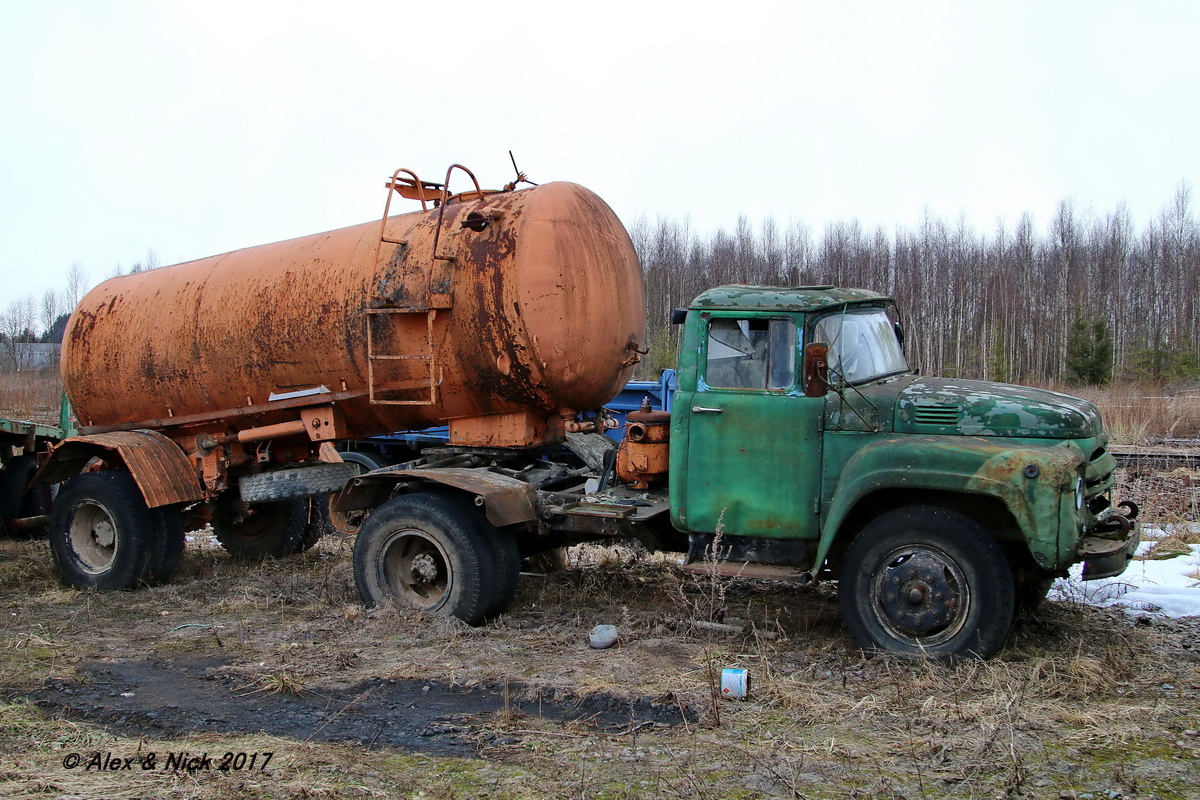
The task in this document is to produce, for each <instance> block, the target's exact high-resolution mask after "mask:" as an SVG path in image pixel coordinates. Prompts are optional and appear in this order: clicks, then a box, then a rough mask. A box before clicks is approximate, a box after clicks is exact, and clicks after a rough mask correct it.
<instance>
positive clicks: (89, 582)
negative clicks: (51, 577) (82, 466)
mask: <svg viewBox="0 0 1200 800" xmlns="http://www.w3.org/2000/svg"><path fill="white" fill-rule="evenodd" d="M154 533H155V515H154V514H153V513H152V512H151V511H150V509H148V508H146V501H145V500H144V499H143V498H142V493H141V490H139V489H138V487H137V484H136V483H135V482H134V480H133V476H132V475H130V474H129V473H128V472H125V471H119V470H104V471H101V472H85V473H83V474H82V475H77V476H75V477H74V478H72V479H71V480H70V481H68V482H67V484H66V486H64V487H63V490H62V491H61V492H59V495H58V498H57V499H56V501H55V503H54V509H53V511H52V512H51V514H50V550H51V552H52V553H53V554H54V561H55V563H56V564H57V565H58V571H59V573H60V574H61V575H62V579H63V582H64V583H66V584H67V585H68V586H71V587H73V588H75V589H98V590H101V591H115V590H120V589H132V588H134V587H135V586H137V584H138V582H139V581H140V580H142V577H143V576H144V575H145V573H146V568H147V566H148V564H149V561H150V558H151V556H152V554H153V550H154Z"/></svg>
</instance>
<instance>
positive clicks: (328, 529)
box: [296, 495, 336, 553]
mask: <svg viewBox="0 0 1200 800" xmlns="http://www.w3.org/2000/svg"><path fill="white" fill-rule="evenodd" d="M335 530H336V528H335V527H334V524H333V512H332V511H330V510H329V495H320V496H318V497H310V498H308V521H307V522H306V523H305V524H304V530H303V531H301V532H300V541H299V542H298V543H297V544H296V552H297V553H304V552H307V551H309V550H311V549H312V548H313V546H314V545H316V543H317V542H319V541H321V539H322V538H323V537H325V536H326V535H329V534H332V533H333V532H334V531H335Z"/></svg>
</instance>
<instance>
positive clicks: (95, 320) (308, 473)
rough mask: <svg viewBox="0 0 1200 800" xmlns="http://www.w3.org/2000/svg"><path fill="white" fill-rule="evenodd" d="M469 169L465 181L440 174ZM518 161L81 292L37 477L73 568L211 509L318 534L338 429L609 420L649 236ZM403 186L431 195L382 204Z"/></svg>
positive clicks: (505, 433) (132, 557)
mask: <svg viewBox="0 0 1200 800" xmlns="http://www.w3.org/2000/svg"><path fill="white" fill-rule="evenodd" d="M456 170H460V171H461V172H462V173H465V174H466V175H467V176H468V177H469V178H470V180H471V182H472V184H473V187H474V188H473V189H472V190H470V191H467V192H464V193H461V194H457V195H452V194H450V193H449V190H448V189H447V188H446V187H447V186H448V184H449V181H450V177H451V175H453V174H454V173H455V171H456ZM522 181H524V176H523V175H518V181H516V182H514V183H513V184H509V185H508V186H506V187H505V188H504V189H503V190H499V191H488V190H483V189H481V188H480V187H479V184H478V182H477V181H475V178H474V175H472V174H471V173H470V172H469V171H468V170H466V169H465V168H463V167H460V166H458V165H454V166H452V167H451V169H450V170H449V171H448V172H447V175H446V180H445V182H444V183H443V184H433V183H427V182H424V181H421V180H420V179H419V178H418V177H417V176H416V175H415V174H413V173H412V172H410V171H408V170H397V171H396V172H395V173H393V175H392V177H391V179H390V180H389V181H388V182H387V190H388V200H387V204H386V205H385V207H384V213H383V218H382V220H380V221H376V222H371V223H365V224H362V225H358V226H354V227H349V228H343V229H341V230H334V231H330V232H327V233H321V234H317V235H313V236H307V237H303V238H299V239H293V240H290V241H285V242H279V243H276V244H270V245H264V246H261V247H251V248H246V249H243V250H237V251H234V252H231V253H226V254H224V255H219V256H213V257H211V258H204V259H200V260H197V261H191V262H188V263H184V264H178V265H175V266H171V267H164V268H161V269H155V270H152V271H148V272H142V273H137V274H134V275H127V276H123V277H118V278H113V279H111V280H108V281H105V282H104V283H102V284H101V285H99V286H97V287H96V288H95V289H93V290H92V291H91V292H89V293H88V294H87V296H86V297H84V299H83V300H82V301H81V302H80V304H79V306H78V308H77V309H76V310H75V312H74V313H73V314H72V317H71V320H70V323H69V324H68V326H67V330H66V333H65V336H64V341H63V351H62V359H61V371H62V376H63V382H64V385H65V387H66V391H67V395H68V397H69V399H70V401H71V404H72V405H73V406H74V409H75V413H76V416H77V418H78V420H79V427H80V435H79V436H75V437H72V438H69V439H66V440H65V441H63V442H62V443H60V444H59V445H58V446H57V447H56V448H55V449H54V450H53V452H51V453H50V455H49V457H48V458H46V459H43V461H44V463H43V464H42V466H41V468H40V469H39V471H38V473H37V475H35V476H34V481H35V482H38V483H54V482H65V483H64V486H63V489H62V491H61V492H60V495H59V498H60V499H59V501H58V502H57V503H56V504H55V508H54V511H53V513H52V515H51V520H50V541H51V549H52V551H53V553H54V556H55V560H56V562H57V563H58V566H59V568H60V572H61V573H62V574H63V577H64V580H65V581H66V582H67V583H68V584H70V585H72V586H76V587H80V588H83V587H92V588H99V589H124V588H131V587H133V586H135V585H138V584H139V583H145V582H156V581H162V580H166V579H167V578H168V577H169V576H170V573H171V572H172V571H173V569H174V565H175V563H176V562H177V561H178V558H179V554H180V553H182V549H183V541H184V538H183V529H184V527H185V526H186V527H198V526H200V525H203V524H206V523H209V522H211V524H212V525H213V527H214V530H215V532H216V535H217V538H218V539H219V540H220V541H221V543H222V544H223V545H225V546H226V548H227V549H229V550H230V552H232V553H234V554H235V555H244V556H250V557H261V556H265V555H282V554H285V553H287V552H295V551H298V550H302V549H305V548H307V547H309V546H311V545H312V544H313V543H314V542H315V541H316V538H317V536H319V533H317V534H315V535H314V534H313V533H312V530H313V527H314V525H316V524H317V523H316V521H315V518H316V517H317V516H323V514H317V513H316V512H315V511H314V509H315V508H316V506H315V503H314V502H313V501H311V500H310V499H309V498H311V497H315V496H319V495H323V494H325V493H328V492H330V491H334V490H336V489H338V488H340V487H341V486H342V485H344V484H345V482H346V480H347V479H348V478H349V477H350V476H351V475H352V473H353V472H354V469H353V465H348V464H340V463H336V462H338V461H340V459H339V458H338V457H337V455H336V453H334V452H333V448H332V446H331V445H330V444H329V442H331V441H333V440H336V439H344V438H354V437H363V436H370V435H373V434H379V433H387V432H390V431H395V430H404V429H415V428H423V427H428V426H431V425H439V424H447V423H448V424H449V427H450V445H451V446H452V447H459V448H466V449H471V448H475V449H481V448H488V449H490V450H491V451H493V452H494V451H495V450H496V449H497V448H502V449H505V450H504V452H508V451H516V452H521V451H523V450H525V449H528V448H538V447H544V446H546V445H549V444H553V443H556V442H561V441H562V440H563V439H564V438H565V436H566V434H567V433H568V432H578V431H586V430H589V429H594V428H595V427H596V426H598V425H601V424H603V423H602V422H600V421H599V420H600V418H599V417H589V416H588V415H587V412H590V411H594V410H596V409H599V408H600V407H601V406H602V405H603V404H604V403H605V402H607V401H608V400H609V399H610V398H612V397H613V396H614V395H615V394H616V393H617V391H618V390H619V389H620V388H621V387H622V386H623V385H624V384H625V382H626V381H627V380H628V378H629V376H630V373H631V371H632V369H633V365H634V363H636V361H637V359H638V353H639V352H640V350H639V348H641V347H642V345H643V342H644V340H645V339H644V337H645V320H644V296H643V291H644V290H643V285H642V279H641V270H640V266H639V264H638V259H637V255H636V253H635V251H634V248H633V245H632V243H631V241H630V239H629V236H628V234H627V233H626V231H625V229H624V227H623V226H622V225H621V222H620V221H619V220H618V219H617V217H616V215H615V214H614V213H613V212H612V210H611V209H610V208H609V207H608V206H607V205H606V204H605V203H604V201H603V200H601V199H600V198H599V197H597V196H596V195H595V194H593V193H592V192H590V191H588V190H587V189H585V188H583V187H582V186H578V185H576V184H572V183H549V184H545V185H542V186H536V185H531V186H530V187H529V188H521V189H518V188H516V186H517V184H518V183H519V182H522ZM397 194H399V195H401V196H403V197H405V198H408V199H410V200H415V201H418V202H419V203H420V204H421V210H420V211H414V212H412V213H407V214H399V215H391V214H390V211H391V207H392V201H393V199H394V198H395V196H396V195H397ZM325 462H334V463H325ZM443 477H444V482H445V483H447V484H448V485H453V481H454V480H455V478H454V474H453V473H452V471H447V472H446V473H445V474H444V476H443ZM485 484H486V482H485ZM486 489H487V487H486V485H485V486H484V488H483V490H484V491H486ZM494 502H495V503H497V504H501V501H500V499H495V501H494ZM184 509H187V513H186V515H184V514H183V510H184Z"/></svg>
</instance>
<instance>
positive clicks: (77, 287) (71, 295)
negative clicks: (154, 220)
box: [0, 250, 162, 372]
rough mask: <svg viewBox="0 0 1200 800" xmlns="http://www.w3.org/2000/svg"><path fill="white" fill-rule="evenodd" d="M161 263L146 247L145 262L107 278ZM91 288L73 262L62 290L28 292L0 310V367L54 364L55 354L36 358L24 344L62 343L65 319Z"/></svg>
mask: <svg viewBox="0 0 1200 800" xmlns="http://www.w3.org/2000/svg"><path fill="white" fill-rule="evenodd" d="M160 266H162V264H161V262H160V261H159V259H158V256H157V255H156V254H155V252H154V251H153V250H149V251H147V253H146V260H145V261H138V262H135V263H134V264H133V266H131V267H130V268H129V269H128V270H126V269H125V267H123V266H122V265H120V264H117V265H116V266H115V267H113V269H112V270H111V271H110V272H109V273H108V275H107V277H109V278H115V277H117V276H119V275H125V274H127V272H128V273H134V272H143V271H145V270H149V269H157V268H158V267H160ZM90 287H91V282H90V280H89V278H88V273H87V272H86V271H85V270H84V269H83V265H82V264H80V263H79V262H78V261H76V262H75V263H74V264H72V265H71V268H70V269H69V270H68V271H67V284H66V287H65V289H64V290H63V291H58V290H56V289H47V290H46V291H45V293H44V294H43V295H42V297H41V300H40V301H39V300H37V299H35V298H34V296H33V295H31V294H30V295H26V296H25V297H18V298H16V299H15V300H11V301H9V303H8V305H7V306H6V307H5V308H4V309H3V310H2V311H0V356H2V357H0V369H11V370H16V371H18V372H20V371H22V370H26V369H31V368H38V369H41V368H46V367H51V368H52V367H53V366H54V365H56V364H57V363H58V361H57V356H54V357H46V356H43V357H41V358H38V357H37V354H36V352H35V351H34V350H32V349H31V348H29V347H26V345H31V344H61V343H62V336H63V331H64V329H65V328H66V326H67V318H68V317H70V316H71V312H72V311H74V310H75V306H77V305H79V301H80V300H82V299H83V296H84V295H85V294H86V293H87V291H88V289H89V288H90Z"/></svg>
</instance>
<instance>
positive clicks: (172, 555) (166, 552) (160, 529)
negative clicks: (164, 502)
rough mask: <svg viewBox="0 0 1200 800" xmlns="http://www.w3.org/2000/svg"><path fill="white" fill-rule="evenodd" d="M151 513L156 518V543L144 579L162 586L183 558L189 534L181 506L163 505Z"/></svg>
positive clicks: (169, 578) (150, 584) (172, 574)
mask: <svg viewBox="0 0 1200 800" xmlns="http://www.w3.org/2000/svg"><path fill="white" fill-rule="evenodd" d="M150 513H151V515H152V516H153V518H154V543H153V549H152V550H151V553H150V563H149V564H148V565H147V566H146V575H145V578H144V579H143V580H144V582H145V583H146V585H147V586H161V585H162V584H164V583H167V582H168V581H170V580H171V578H172V577H173V576H174V575H175V570H176V568H178V567H179V562H180V561H181V560H183V551H184V549H186V547H187V536H186V535H185V534H184V532H183V515H182V513H181V510H180V507H179V506H161V507H159V508H155V509H152V510H151V512H150Z"/></svg>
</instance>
